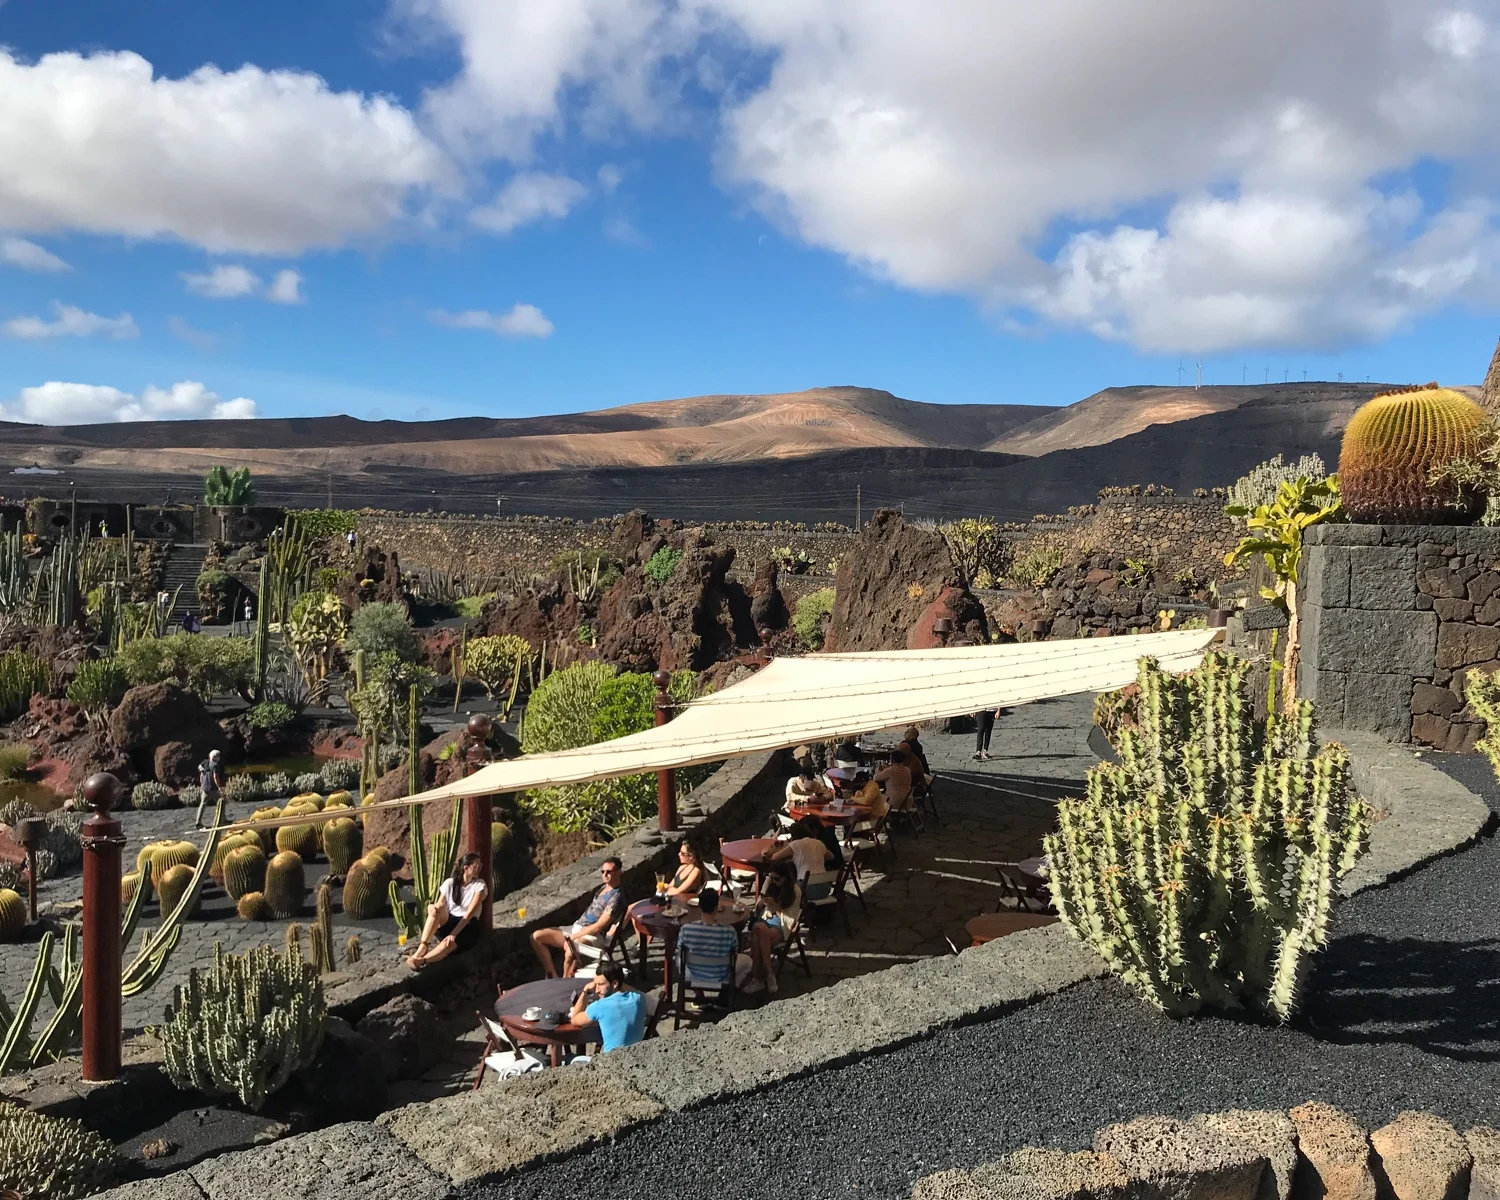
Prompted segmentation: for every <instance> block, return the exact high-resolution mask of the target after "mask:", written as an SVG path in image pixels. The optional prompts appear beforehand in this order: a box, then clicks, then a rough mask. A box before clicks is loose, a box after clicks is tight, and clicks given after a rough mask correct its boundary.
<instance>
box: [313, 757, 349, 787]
mask: <svg viewBox="0 0 1500 1200" xmlns="http://www.w3.org/2000/svg"><path fill="white" fill-rule="evenodd" d="M318 774H319V776H320V778H321V779H322V781H323V783H322V788H323V790H324V791H329V792H337V791H342V790H345V789H350V788H354V787H357V786H358V785H359V763H358V762H357V761H356V760H355V759H352V758H331V759H329V760H328V761H327V762H325V763H324V764H323V769H322V770H321V771H319V772H318Z"/></svg>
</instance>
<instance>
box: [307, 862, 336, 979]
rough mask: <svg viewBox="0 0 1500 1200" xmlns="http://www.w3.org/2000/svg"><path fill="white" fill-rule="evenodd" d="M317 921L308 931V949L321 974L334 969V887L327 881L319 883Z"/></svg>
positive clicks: (316, 906) (314, 964)
mask: <svg viewBox="0 0 1500 1200" xmlns="http://www.w3.org/2000/svg"><path fill="white" fill-rule="evenodd" d="M315 909H316V911H317V914H318V920H317V923H316V924H314V925H313V927H312V928H311V929H310V930H309V931H308V950H309V952H310V957H311V959H312V964H313V966H315V967H317V968H318V974H319V975H326V974H328V973H329V972H330V971H332V970H333V889H332V888H330V887H329V886H328V883H327V881H326V880H325V881H324V882H323V883H320V884H318V891H317V903H316V905H315Z"/></svg>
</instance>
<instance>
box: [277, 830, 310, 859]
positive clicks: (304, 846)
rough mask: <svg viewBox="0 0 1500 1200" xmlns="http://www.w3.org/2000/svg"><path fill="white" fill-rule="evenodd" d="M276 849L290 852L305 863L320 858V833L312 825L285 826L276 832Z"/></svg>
mask: <svg viewBox="0 0 1500 1200" xmlns="http://www.w3.org/2000/svg"><path fill="white" fill-rule="evenodd" d="M276 849H278V850H290V851H291V852H292V853H293V854H295V855H296V856H297V857H298V858H300V859H301V860H302V861H303V862H312V860H313V859H315V858H317V857H318V831H317V830H316V829H314V828H313V827H312V826H311V825H283V826H282V827H281V828H280V829H278V830H277V831H276Z"/></svg>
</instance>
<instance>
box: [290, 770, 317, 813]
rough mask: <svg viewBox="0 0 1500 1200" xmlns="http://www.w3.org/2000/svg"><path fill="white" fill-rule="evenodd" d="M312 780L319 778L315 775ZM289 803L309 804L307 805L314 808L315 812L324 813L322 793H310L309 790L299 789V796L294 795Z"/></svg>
mask: <svg viewBox="0 0 1500 1200" xmlns="http://www.w3.org/2000/svg"><path fill="white" fill-rule="evenodd" d="M312 778H313V779H316V778H317V776H316V775H314V776H312ZM288 803H291V804H307V805H311V806H312V808H313V810H314V811H315V812H322V811H323V797H322V795H321V794H320V793H318V792H310V791H308V790H306V789H305V788H302V787H298V789H297V794H296V795H294V796H293V797H292V798H291V800H290V801H289V802H288Z"/></svg>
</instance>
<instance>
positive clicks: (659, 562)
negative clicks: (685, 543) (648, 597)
mask: <svg viewBox="0 0 1500 1200" xmlns="http://www.w3.org/2000/svg"><path fill="white" fill-rule="evenodd" d="M681 561H682V551H681V550H673V549H672V548H671V547H670V546H663V547H662V548H661V549H660V550H658V551H657V552H656V553H655V554H653V555H652V556H651V558H650V561H648V562H647V563H646V567H645V571H646V577H647V578H648V579H650V580H651V582H652V583H654V584H656V585H657V586H658V587H660V586H661V585H662V584H664V583H666V582H667V580H668V579H670V578H671V577H672V572H673V571H675V570H677V564H678V563H679V562H681Z"/></svg>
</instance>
